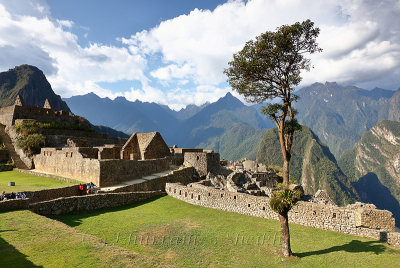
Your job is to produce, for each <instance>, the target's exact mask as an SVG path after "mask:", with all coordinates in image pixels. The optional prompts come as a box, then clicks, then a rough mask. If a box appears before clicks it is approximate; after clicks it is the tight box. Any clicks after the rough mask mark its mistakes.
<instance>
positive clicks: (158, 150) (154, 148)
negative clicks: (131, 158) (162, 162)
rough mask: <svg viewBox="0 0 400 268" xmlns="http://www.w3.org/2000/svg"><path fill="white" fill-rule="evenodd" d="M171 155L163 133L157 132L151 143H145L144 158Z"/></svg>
mask: <svg viewBox="0 0 400 268" xmlns="http://www.w3.org/2000/svg"><path fill="white" fill-rule="evenodd" d="M169 156H170V151H169V148H168V146H167V144H166V143H165V141H164V139H163V138H162V137H161V134H160V133H159V132H156V133H155V134H154V137H153V138H152V139H151V140H150V141H149V143H148V144H146V145H145V150H144V152H143V157H142V159H155V158H163V157H169Z"/></svg>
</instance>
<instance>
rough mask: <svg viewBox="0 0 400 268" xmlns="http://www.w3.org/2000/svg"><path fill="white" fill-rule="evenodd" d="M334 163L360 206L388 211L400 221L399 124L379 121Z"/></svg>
mask: <svg viewBox="0 0 400 268" xmlns="http://www.w3.org/2000/svg"><path fill="white" fill-rule="evenodd" d="M338 163H339V166H340V167H341V169H342V170H343V172H344V173H345V174H346V175H347V177H348V178H349V179H350V180H351V181H352V182H353V186H354V187H355V189H356V190H357V192H358V194H359V196H360V198H361V200H362V201H363V202H366V203H373V204H375V205H376V206H377V207H378V208H380V209H387V210H390V211H391V212H392V213H393V214H394V216H395V218H396V220H397V222H399V221H400V205H399V202H400V122H398V121H390V120H383V121H380V122H379V123H378V124H377V125H375V126H374V127H372V128H371V129H370V130H369V131H367V132H366V133H365V134H364V135H363V136H362V138H361V140H360V141H359V142H357V143H356V145H355V146H354V147H353V148H351V149H349V150H347V151H345V152H344V153H343V155H342V157H341V158H340V159H339V161H338Z"/></svg>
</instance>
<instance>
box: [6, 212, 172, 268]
mask: <svg viewBox="0 0 400 268" xmlns="http://www.w3.org/2000/svg"><path fill="white" fill-rule="evenodd" d="M163 266H165V265H163V264H161V263H160V262H159V261H157V260H155V259H154V258H151V257H148V256H143V255H141V254H138V253H135V252H132V251H129V250H126V249H123V248H120V247H118V246H115V245H111V244H105V243H104V241H102V240H101V239H100V238H97V237H94V236H91V235H88V234H84V233H82V232H80V231H78V230H76V229H74V228H71V227H69V226H67V225H65V224H63V223H61V222H58V221H55V220H51V219H49V218H46V217H43V216H39V215H37V214H35V213H33V212H30V211H27V210H21V211H13V212H7V213H0V267H163Z"/></svg>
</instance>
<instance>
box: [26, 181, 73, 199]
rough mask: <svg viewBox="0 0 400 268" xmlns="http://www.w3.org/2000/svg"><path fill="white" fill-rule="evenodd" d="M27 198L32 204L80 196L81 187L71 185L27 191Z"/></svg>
mask: <svg viewBox="0 0 400 268" xmlns="http://www.w3.org/2000/svg"><path fill="white" fill-rule="evenodd" d="M24 193H25V194H26V197H27V198H29V202H30V203H35V202H41V201H47V200H51V199H56V198H60V197H70V196H77V195H80V194H81V192H80V191H79V185H78V184H77V185H71V186H67V187H61V188H53V189H44V190H40V191H25V192H24Z"/></svg>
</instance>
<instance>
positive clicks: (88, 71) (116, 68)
mask: <svg viewBox="0 0 400 268" xmlns="http://www.w3.org/2000/svg"><path fill="white" fill-rule="evenodd" d="M9 2H10V3H13V4H11V5H9V4H8V3H9ZM9 2H4V1H3V2H0V60H1V61H0V68H1V69H2V71H3V70H7V69H9V68H12V67H14V66H16V65H20V64H32V65H35V66H37V67H39V68H40V69H42V70H43V71H44V73H45V74H46V76H47V78H48V80H49V81H50V83H51V84H52V86H53V88H54V89H55V91H56V92H57V93H58V94H61V95H62V96H63V97H69V96H71V95H77V94H84V93H88V92H91V91H94V92H95V93H97V94H99V95H102V96H105V95H107V96H113V95H115V92H112V91H111V90H107V89H103V88H101V87H99V86H97V85H96V83H98V82H115V81H118V80H122V79H126V80H137V81H141V82H145V83H147V80H148V79H147V78H146V76H145V75H144V73H143V70H144V69H145V68H146V64H147V61H146V59H144V58H143V57H142V56H141V55H138V54H134V53H131V52H130V51H129V49H128V48H126V47H123V46H121V47H116V46H107V45H101V44H97V43H93V44H90V45H89V46H87V47H82V46H80V45H79V44H78V38H77V36H76V35H74V34H73V33H72V32H70V31H69V29H70V28H71V27H72V26H73V24H74V23H73V22H72V21H65V20H64V21H60V20H54V19H53V18H51V17H50V13H49V11H48V8H47V5H46V4H45V2H41V1H28V2H27V3H26V2H25V4H28V6H29V5H30V6H31V7H36V9H35V10H34V11H32V10H30V9H27V10H24V9H23V8H22V7H23V6H24V5H23V3H22V2H21V1H16V2H13V1H9ZM17 4H19V7H21V9H18V8H17V7H18V5H17ZM10 10H19V11H18V12H17V11H15V12H14V13H11V11H10Z"/></svg>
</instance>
